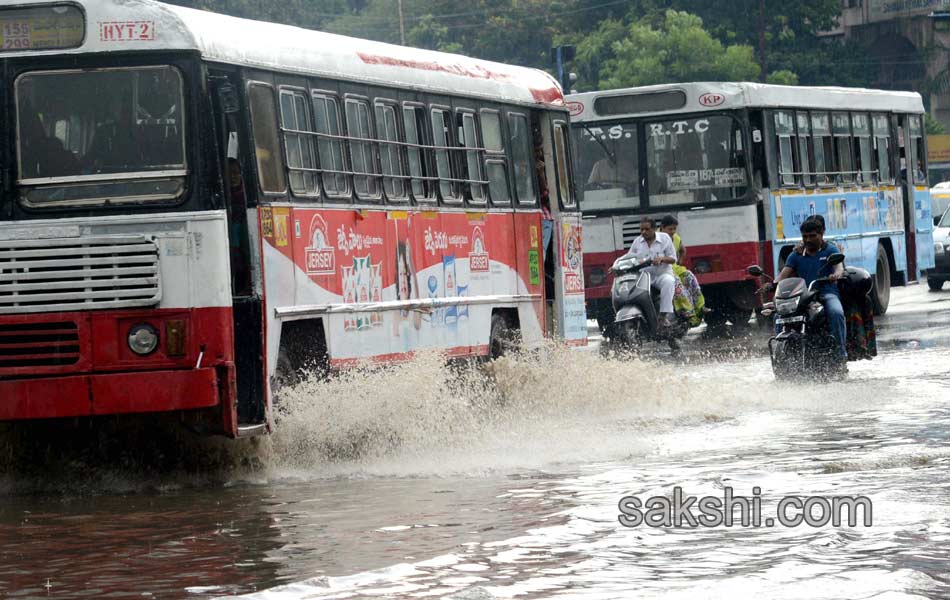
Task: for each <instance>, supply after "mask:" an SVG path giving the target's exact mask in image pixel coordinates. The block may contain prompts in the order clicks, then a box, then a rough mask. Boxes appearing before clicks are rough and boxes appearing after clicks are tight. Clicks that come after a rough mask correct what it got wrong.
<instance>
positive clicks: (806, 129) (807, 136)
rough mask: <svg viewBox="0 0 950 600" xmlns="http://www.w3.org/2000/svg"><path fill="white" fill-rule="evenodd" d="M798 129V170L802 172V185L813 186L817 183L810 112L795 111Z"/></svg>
mask: <svg viewBox="0 0 950 600" xmlns="http://www.w3.org/2000/svg"><path fill="white" fill-rule="evenodd" d="M795 124H796V126H797V127H796V131H797V133H798V164H799V167H798V170H799V171H801V174H802V185H803V186H811V185H814V183H815V176H814V174H813V173H812V170H811V165H812V162H813V161H812V159H811V143H810V141H811V123H810V121H809V120H808V113H805V112H799V113H795Z"/></svg>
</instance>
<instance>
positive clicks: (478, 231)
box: [468, 227, 489, 273]
mask: <svg viewBox="0 0 950 600" xmlns="http://www.w3.org/2000/svg"><path fill="white" fill-rule="evenodd" d="M468 268H469V270H470V271H472V272H473V273H486V272H488V270H489V261H488V249H487V248H485V234H484V232H482V228H481V227H476V228H475V230H474V231H472V251H471V253H470V254H469V255H468Z"/></svg>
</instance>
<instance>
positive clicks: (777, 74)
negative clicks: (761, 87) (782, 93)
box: [765, 69, 798, 85]
mask: <svg viewBox="0 0 950 600" xmlns="http://www.w3.org/2000/svg"><path fill="white" fill-rule="evenodd" d="M765 82H766V83H773V84H775V85H798V75H796V74H795V73H793V72H791V71H789V70H787V69H783V70H781V71H772V72H771V73H769V76H768V77H766V78H765Z"/></svg>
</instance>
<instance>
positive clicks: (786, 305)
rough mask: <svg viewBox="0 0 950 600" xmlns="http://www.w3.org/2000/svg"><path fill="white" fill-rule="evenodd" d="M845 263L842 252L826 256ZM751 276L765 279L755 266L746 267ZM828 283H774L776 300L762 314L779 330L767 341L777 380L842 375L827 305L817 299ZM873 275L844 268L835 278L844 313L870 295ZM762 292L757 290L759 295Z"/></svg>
mask: <svg viewBox="0 0 950 600" xmlns="http://www.w3.org/2000/svg"><path fill="white" fill-rule="evenodd" d="M842 262H844V254H840V253H836V254H832V255H831V256H829V257H828V263H827V264H828V266H829V267H834V266H835V265H838V264H841V263H842ZM748 273H749V274H750V275H752V276H753V277H763V276H764V277H765V278H766V279H771V278H770V277H769V276H768V275H766V274H765V273H764V272H763V271H762V268H761V267H759V266H758V265H753V266H751V267H749V268H748ZM829 281H830V279H829V278H828V277H827V276H826V277H819V278H818V279H816V280H814V281H813V282H811V284H810V285H806V284H805V280H804V279H802V278H801V277H789V278H788V279H783V280H782V281H780V282H778V285H777V287H776V288H775V298H774V300H773V301H772V302H767V303H765V304H763V307H762V315H763V316H765V317H768V316H771V315H773V314H774V315H775V325H776V328H777V329H778V328H781V331H779V332H778V333H777V334H776V335H775V336H774V337H772V338H770V339H769V355H770V356H771V359H772V372H773V373H775V377H776V379H794V378H799V377H803V376H805V377H815V376H817V377H820V378H828V377H833V376H835V375H838V374H840V373H841V371H842V369H841V366H840V363H839V361H838V360H837V358H836V356H837V346H838V341H837V340H836V339H835V337H834V336H833V335H832V334H831V327H830V323H829V321H828V316H827V314H826V312H825V307H824V306H822V304H821V301H820V300H819V296H818V289H819V288H820V287H821V285H822V284H824V283H828V282H829ZM871 283H872V280H871V276H870V274H869V273H868V272H867V271H865V270H864V269H860V268H857V267H847V268H846V269H845V275H844V277H842V278H840V279H839V280H838V289H839V292H840V294H841V301H842V305H843V306H844V307H845V314H848V306H849V303H852V302H860V301H863V300H866V298H867V295H868V294H869V293H870V291H871ZM764 290H765V288H762V289H760V290H759V292H760V293H761V292H763V291H764Z"/></svg>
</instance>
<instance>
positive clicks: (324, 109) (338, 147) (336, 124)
mask: <svg viewBox="0 0 950 600" xmlns="http://www.w3.org/2000/svg"><path fill="white" fill-rule="evenodd" d="M312 100H313V116H314V125H315V127H314V130H315V131H316V133H317V156H318V157H319V159H320V173H321V181H322V182H323V190H324V191H325V192H326V194H327V196H330V197H334V198H341V199H346V198H348V197H349V195H350V186H349V180H348V179H347V176H346V171H347V163H346V155H345V154H344V153H343V141H342V140H341V139H340V137H341V135H342V133H343V126H342V125H341V122H340V105H339V103H338V102H337V99H336V98H335V97H334V96H328V95H325V94H321V93H318V92H313V94H312Z"/></svg>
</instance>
